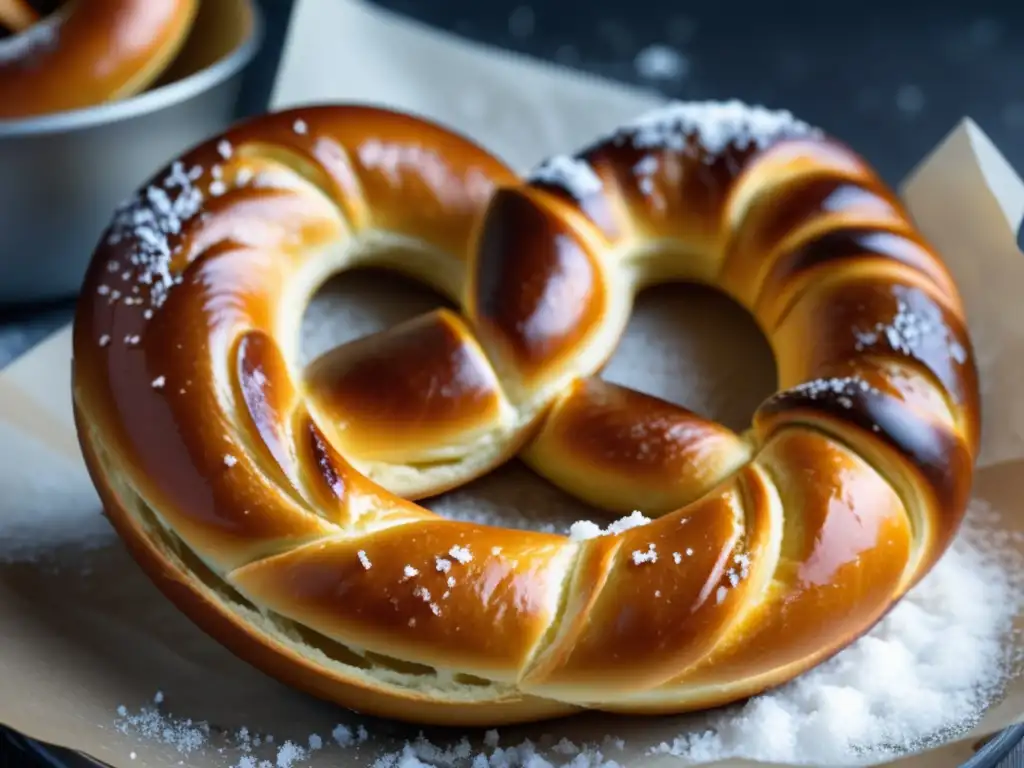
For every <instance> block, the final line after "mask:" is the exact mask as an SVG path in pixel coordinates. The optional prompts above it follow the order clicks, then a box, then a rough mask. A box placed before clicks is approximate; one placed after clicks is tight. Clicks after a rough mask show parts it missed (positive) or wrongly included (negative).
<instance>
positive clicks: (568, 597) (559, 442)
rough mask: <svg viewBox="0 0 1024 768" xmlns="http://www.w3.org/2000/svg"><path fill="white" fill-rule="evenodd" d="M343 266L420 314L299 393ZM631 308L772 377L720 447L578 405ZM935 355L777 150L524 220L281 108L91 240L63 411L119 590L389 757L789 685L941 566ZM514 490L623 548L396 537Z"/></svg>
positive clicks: (810, 178)
mask: <svg viewBox="0 0 1024 768" xmlns="http://www.w3.org/2000/svg"><path fill="white" fill-rule="evenodd" d="M296 124H301V125H302V126H303V130H301V131H297V130H295V125H296ZM226 147H228V148H230V151H226V150H225V148H226ZM213 166H219V167H220V168H221V171H220V172H218V174H217V177H216V178H214V177H213V175H212V174H210V173H209V172H208V169H209V168H211V167H213ZM189 169H193V170H194V169H199V170H198V171H197V172H193V171H192V170H189ZM254 179H255V180H258V183H253V184H250V183H249V182H250V181H252V180H254ZM215 181H216V182H218V183H222V184H223V185H224V193H223V194H211V190H210V185H211V184H212V183H213V182H215ZM112 264H117V265H118V267H117V268H116V269H110V268H109V266H110V265H112ZM372 264H376V265H380V266H386V267H391V268H394V269H397V270H399V271H402V272H405V273H406V274H408V275H410V276H412V277H414V278H417V279H419V280H422V281H424V282H426V283H428V284H430V285H431V286H433V287H434V288H436V289H437V290H439V291H440V292H442V293H443V294H444V295H445V296H446V297H447V298H448V299H450V301H451V302H452V304H453V305H454V306H455V307H456V308H457V309H456V310H441V311H438V312H433V313H430V314H428V315H426V316H424V317H421V318H418V319H416V320H413V321H410V322H407V323H404V324H402V325H400V326H397V327H395V328H392V329H390V330H388V331H385V332H382V333H379V334H376V335H373V336H370V337H367V338H363V339H360V340H357V341H355V342H353V343H350V344H346V345H343V346H341V347H339V348H337V349H334V350H329V351H327V352H326V353H324V354H323V355H321V356H320V357H319V358H317V359H316V360H314V361H313V362H312V363H311V365H310V366H308V367H307V368H306V369H305V370H302V369H300V367H299V365H298V363H297V361H298V359H299V355H298V349H297V344H298V338H299V333H298V329H299V324H300V320H301V317H302V314H303V311H304V309H305V307H306V306H307V304H308V302H309V300H310V298H311V296H312V295H313V293H314V292H315V291H316V290H317V288H318V287H319V286H320V285H322V284H323V282H324V281H325V280H326V279H328V278H329V277H330V276H332V275H334V274H336V273H338V272H341V271H344V270H346V269H350V268H354V267H358V266H363V265H372ZM121 265H127V267H128V268H127V270H125V269H124V267H122V266H121ZM670 280H689V281H696V282H702V283H705V284H709V285H712V286H715V287H717V288H718V289H719V290H721V291H723V292H724V293H726V294H728V295H729V296H731V297H732V298H734V299H735V300H736V301H738V302H739V303H740V304H742V305H743V306H745V307H746V308H747V309H748V310H749V311H750V312H751V314H752V315H753V316H754V318H755V319H756V320H757V322H758V323H759V325H760V327H761V329H762V330H763V331H764V333H765V335H766V337H767V338H768V340H769V342H770V343H771V345H772V348H773V350H774V352H775V355H776V362H777V370H778V380H779V392H778V393H777V394H775V395H773V396H772V397H770V398H769V399H768V400H767V401H766V402H765V403H764V404H763V405H762V406H761V407H760V408H759V409H758V410H757V412H756V414H755V416H754V422H753V425H752V427H751V429H750V430H748V431H747V432H746V433H744V434H742V435H737V434H734V433H733V432H731V431H730V430H728V429H726V428H725V427H723V426H721V425H719V424H716V423H714V422H712V421H709V420H707V419H705V418H702V417H701V416H699V415H698V414H695V413H692V412H690V411H688V410H686V409H684V408H682V407H680V406H677V405H675V404H672V403H668V402H665V401H663V400H660V399H658V398H654V397H650V396H647V395H644V394H641V393H639V392H635V391H633V390H629V389H626V388H623V387H619V386H614V385H612V384H609V383H607V382H604V381H602V380H601V378H600V376H599V374H600V370H601V368H602V366H603V365H604V363H605V361H606V360H607V359H608V358H609V357H610V356H611V355H612V353H613V352H614V350H615V347H616V344H617V343H618V340H619V338H620V337H621V335H622V332H623V329H624V328H625V326H626V323H627V321H628V318H629V314H630V308H631V306H632V302H633V297H634V295H635V294H636V292H637V291H639V290H640V289H641V288H643V287H644V286H646V285H650V284H652V283H657V282H664V281H670ZM115 291H116V292H117V293H116V297H115V294H114V292H115ZM963 317H964V315H963V308H962V307H961V304H960V299H959V296H958V294H957V291H956V288H955V286H954V285H953V282H952V279H951V277H950V275H949V273H948V272H947V270H946V268H945V267H944V265H943V263H942V261H941V260H940V258H939V257H938V256H937V255H936V254H935V253H933V251H932V250H931V248H930V246H929V245H928V243H927V242H926V241H925V240H924V239H923V238H922V237H921V235H920V234H919V233H918V232H917V231H916V230H915V229H914V227H913V226H912V224H911V222H910V220H909V218H908V217H907V215H906V214H905V213H904V211H903V210H902V207H901V206H900V203H899V201H898V200H897V199H896V197H895V196H894V195H893V193H892V192H891V191H890V190H889V189H888V188H886V187H885V186H884V185H883V184H882V182H881V181H880V180H879V179H878V177H877V176H876V175H875V174H874V173H873V172H872V171H871V169H870V168H868V167H867V165H866V164H865V163H864V162H863V161H862V160H861V159H860V158H859V157H857V156H856V155H855V154H854V153H852V152H851V151H850V150H849V149H848V148H846V147H844V146H843V145H841V144H840V143H838V142H836V141H834V140H832V139H830V138H828V137H826V136H824V135H823V134H822V133H821V132H820V131H818V130H816V129H813V128H811V127H810V126H808V125H806V124H805V123H802V122H800V121H799V120H796V119H795V118H793V117H792V116H791V115H788V113H782V112H769V111H767V110H764V109H760V108H750V107H745V106H743V105H739V104H736V103H731V104H724V105H722V104H710V105H709V104H686V105H675V106H672V107H669V108H667V109H664V110H659V111H656V112H654V113H652V114H650V115H646V116H644V117H642V118H641V119H639V120H637V121H635V122H634V123H633V124H631V125H627V126H624V127H623V128H622V129H621V130H618V131H616V132H615V133H614V134H613V135H612V136H610V137H609V138H608V139H606V140H602V141H599V142H596V143H595V144H593V145H592V146H590V147H587V148H585V149H583V150H582V151H580V152H578V153H576V154H575V155H573V156H572V157H568V158H562V159H554V160H550V161H548V162H546V163H544V164H542V165H541V166H540V168H539V169H538V171H537V172H536V173H534V174H532V175H531V176H530V177H529V178H528V179H525V180H524V179H520V178H518V177H517V176H516V175H515V174H513V173H512V172H511V171H510V170H509V169H508V168H507V167H505V166H504V165H503V164H502V163H501V162H500V161H498V160H497V159H495V158H494V157H493V156H491V155H489V154H488V153H487V152H485V151H484V150H483V149H481V148H479V147H477V146H475V145H473V144H471V143H470V142H469V141H467V140H466V139H464V138H462V137H460V136H458V135H455V134H453V133H451V132H449V131H447V130H446V129H444V128H441V127H440V126H437V125H434V124H431V123H428V122H425V121H423V120H421V119H417V118H414V117H411V116H408V115H402V114H398V113H394V112H387V111H383V110H378V109H371V108H361V107H320V108H307V109H301V110H295V111H290V112H287V113H281V114H276V115H269V116H264V117H260V118H258V119H255V120H253V121H250V122H248V123H245V124H243V125H240V126H238V127H237V128H235V129H233V130H232V131H230V132H229V133H228V134H227V135H225V136H223V137H217V138H215V139H212V140H211V141H209V142H208V143H206V144H204V145H202V146H200V147H199V148H197V149H195V150H194V151H191V152H189V153H188V155H187V156H185V157H183V158H181V159H179V160H178V161H176V162H175V163H173V164H172V165H170V166H169V167H168V169H167V170H166V171H165V172H164V173H162V174H160V175H159V176H157V177H156V178H155V179H154V180H153V181H152V183H151V184H150V185H149V186H147V187H146V188H145V189H143V190H141V191H140V193H139V194H138V195H136V196H135V198H133V200H131V201H129V202H128V203H127V204H126V205H125V206H124V207H123V209H122V210H121V211H119V212H118V214H117V216H116V218H115V221H114V223H113V224H112V226H111V229H110V231H109V232H108V235H107V237H106V239H105V240H104V242H103V244H102V245H101V246H100V248H99V249H98V251H97V253H96V254H95V256H94V259H93V262H92V265H91V267H90V270H89V273H88V276H87V279H86V282H85V286H84V291H83V294H82V299H81V303H80V306H79V311H78V314H77V316H76V321H75V337H74V351H75V357H74V404H75V413H76V419H77V424H78V429H79V435H80V439H81V443H82V446H83V449H84V452H85V455H86V460H87V463H88V466H89V468H90V472H91V475H92V477H93V479H94V482H95V484H96V486H97V488H98V490H99V492H100V495H101V496H102V498H103V502H104V505H105V507H106V509H107V512H108V515H109V517H110V519H111V521H112V523H113V524H114V526H115V527H116V529H117V530H118V532H119V533H120V535H121V537H122V538H123V540H124V541H125V543H126V544H127V546H128V547H129V549H130V550H131V551H132V553H133V554H134V556H135V558H136V559H137V560H138V562H139V563H140V565H141V566H142V567H143V568H144V569H145V570H146V571H147V572H148V573H149V574H150V576H151V577H152V578H153V579H154V580H155V582H156V583H157V584H158V585H159V586H160V587H161V589H162V590H163V591H164V592H165V594H167V596H168V597H169V598H170V599H171V600H173V601H174V602H175V604H176V605H178V606H179V607H180V608H181V610H182V611H184V612H185V613H186V614H188V615H189V616H190V617H192V618H193V620H195V621H196V622H197V623H199V624H200V625H201V626H202V627H203V628H205V629H206V630H207V631H208V632H209V633H211V634H212V635H213V636H214V637H216V638H218V639H219V640H220V641H221V642H223V643H224V644H226V645H227V646H228V647H230V648H231V649H232V650H234V651H235V652H236V653H237V654H238V655H240V656H242V657H243V658H245V659H247V660H249V661H250V662H252V663H253V664H255V665H256V666H258V667H260V668H261V669H263V670H264V671H266V672H268V673H270V674H273V675H276V676H277V677H279V678H280V679H282V680H285V681H287V682H288V683H290V684H292V685H295V686H297V687H300V688H303V689H305V690H307V691H310V692H312V693H314V694H316V695H319V696H322V697H324V698H327V699H331V700H333V701H336V702H339V703H341V704H343V705H345V706H348V707H351V708H354V709H359V710H362V711H364V712H372V713H375V714H379V715H384V716H390V717H397V718H404V719H409V720H415V721H418V722H437V723H461V724H489V725H495V724H499V723H508V722H515V721H525V720H534V719H538V718H544V717H551V716H556V715H564V714H569V713H572V712H576V711H580V710H581V709H588V708H595V709H602V710H606V711H619V712H648V713H655V712H678V711H683V710H688V709H695V708H702V707H709V706H714V705H718V704H723V703H726V702H729V701H734V700H737V699H740V698H743V697H746V696H749V695H750V694H753V693H755V692H758V691H762V690H764V689H766V688H768V687H772V686H775V685H777V684H779V683H782V682H784V681H786V680H789V679H791V678H793V677H794V676H796V675H798V674H799V673H801V672H802V671H805V670H807V669H809V668H810V667H812V666H814V665H815V664H817V663H818V662H820V661H822V660H824V659H826V658H828V657H829V656H831V655H832V654H834V653H835V652H836V651H838V650H839V649H841V648H843V647H845V646H846V645H848V644H849V643H850V642H851V641H852V640H853V639H855V638H856V637H858V636H860V635H861V634H863V633H864V632H866V631H867V630H868V629H869V628H870V627H871V626H873V625H874V624H875V623H876V622H877V621H878V620H879V619H880V618H881V617H882V616H883V615H884V614H885V613H886V612H887V611H888V610H889V608H890V607H891V606H892V605H893V604H894V602H895V601H897V600H898V599H899V598H900V597H901V596H902V595H903V594H904V593H905V592H906V591H907V589H908V588H909V587H910V586H912V585H913V584H915V583H916V582H917V581H918V580H919V579H920V578H921V577H922V576H923V575H924V574H925V573H927V572H928V571H929V569H930V568H931V567H932V565H933V564H934V563H935V562H936V560H937V559H938V558H939V557H940V555H941V554H942V553H943V552H944V551H945V549H946V547H947V546H948V544H949V542H950V540H951V538H952V536H953V535H954V534H955V532H956V530H957V528H958V526H959V523H960V520H961V518H962V515H963V513H964V509H965V507H966V500H967V496H968V490H969V487H970V484H971V479H972V470H973V462H974V458H975V455H976V452H977V450H978V438H979V435H978V428H979V427H978V425H979V395H978V382H977V374H976V370H975V367H974V362H973V354H972V350H971V345H970V340H969V338H968V335H967V332H966V329H965V327H964V320H963ZM97 339H111V341H110V342H109V343H107V344H105V345H104V344H100V343H98V342H97ZM120 339H125V340H127V339H134V341H133V342H132V343H128V342H127V341H125V342H124V343H119V342H118V341H117V340H120ZM157 377H162V380H163V381H165V382H166V385H165V386H161V387H157V388H154V387H153V386H152V382H153V381H154V379H156V378H157ZM516 454H520V455H521V456H522V458H523V459H524V460H525V461H526V462H527V463H529V464H530V465H531V466H532V467H533V468H534V469H535V470H536V471H538V472H539V473H541V474H543V475H544V476H545V477H547V478H548V479H550V480H551V481H552V482H554V483H555V484H557V485H559V486H560V487H562V488H563V489H565V490H567V491H569V492H571V493H573V494H575V495H576V496H578V497H580V498H582V499H584V500H586V501H589V502H590V503H592V504H593V505H595V506H596V507H599V508H601V509H603V510H605V511H606V512H607V513H608V514H609V515H610V516H611V517H614V516H626V517H625V518H624V519H623V520H622V521H620V522H618V523H615V524H612V525H611V526H609V527H606V528H604V529H602V528H601V527H600V526H598V525H596V524H594V525H586V524H580V525H577V526H574V527H573V531H572V532H571V534H570V535H568V536H560V535H555V534H551V533H541V532H534V531H522V530H511V529H504V528H499V527H493V526H486V525H481V524H477V523H473V522H467V521H455V520H447V519H444V518H441V517H438V516H436V515H434V514H433V513H431V512H429V511H428V510H426V509H425V508H423V507H422V506H420V505H418V504H416V503H415V502H414V501H413V499H417V498H423V497H427V496H431V495H434V494H437V493H439V492H441V491H443V490H446V489H450V488H455V487H457V486H459V485H462V484H464V483H466V482H467V481H469V480H471V479H473V478H476V477H479V476H480V475H482V474H484V473H486V472H488V471H490V470H491V469H493V468H495V467H497V466H498V465H499V464H501V463H503V462H505V461H506V460H508V459H509V458H510V457H512V456H513V455H516ZM226 456H230V457H232V459H233V462H232V465H231V466H230V467H226V466H225V463H226V462H225V459H224V457H226Z"/></svg>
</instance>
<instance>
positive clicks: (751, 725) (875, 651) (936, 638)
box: [653, 501, 1024, 765]
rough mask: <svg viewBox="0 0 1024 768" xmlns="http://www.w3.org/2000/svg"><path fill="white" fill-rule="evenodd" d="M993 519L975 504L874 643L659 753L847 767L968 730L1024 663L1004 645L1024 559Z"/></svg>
mask: <svg viewBox="0 0 1024 768" xmlns="http://www.w3.org/2000/svg"><path fill="white" fill-rule="evenodd" d="M997 517H998V516H997V514H996V513H995V512H993V510H991V509H990V508H989V507H988V506H987V505H985V504H984V503H981V502H978V501H975V502H974V503H973V504H972V508H971V511H970V513H969V517H968V521H967V522H966V523H965V525H964V528H963V530H962V531H961V534H960V536H959V537H958V538H957V540H956V542H955V543H954V544H953V546H952V548H951V549H950V551H949V552H948V553H947V554H946V556H945V557H944V558H943V559H942V560H941V561H939V563H938V565H936V567H935V568H934V569H933V570H932V572H931V573H930V574H929V575H928V576H926V577H925V578H924V579H923V580H922V581H921V583H920V584H919V585H918V586H917V587H916V588H915V589H914V590H913V591H911V592H910V593H909V594H908V595H907V597H906V598H905V599H904V600H903V601H902V602H901V603H900V604H899V605H897V606H896V608H894V609H893V611H892V612H891V613H890V614H889V615H888V616H887V617H886V618H885V619H884V620H883V621H882V622H881V623H880V624H879V625H878V626H877V627H875V629H874V630H873V631H872V632H870V633H869V634H868V635H866V636H865V637H864V638H862V639H861V640H859V641H858V642H856V643H854V644H853V645H851V646H850V647H848V648H847V649H845V650H844V651H843V652H842V653H840V654H838V655H837V656H836V657H835V658H833V659H832V660H830V661H828V662H826V663H825V664H823V665H821V666H819V667H817V668H815V669H813V670H811V671H810V672H807V673H806V674H804V675H803V676H801V677H799V678H797V679H796V680H794V681H793V682H791V683H789V684H788V685H786V686H784V687H783V688H780V689H778V690H777V691H774V692H772V693H769V694H766V695H763V696H758V697H756V698H753V699H751V700H749V701H748V702H746V703H745V704H742V705H737V706H734V707H730V708H728V709H726V710H724V711H723V712H721V713H720V714H715V715H712V716H710V717H707V718H703V719H701V718H695V719H694V720H693V721H692V722H693V724H694V726H695V727H694V728H693V729H692V730H691V731H690V732H688V733H682V734H680V735H679V736H678V737H677V738H675V739H674V740H673V741H671V742H665V743H663V744H661V745H659V746H658V747H656V748H655V749H654V750H653V751H654V752H656V753H667V754H671V755H675V756H677V757H681V758H685V759H686V761H687V762H689V763H701V762H713V761H716V760H723V759H726V758H749V759H754V760H763V761H775V762H789V763H809V764H813V765H828V764H837V763H846V764H849V763H853V762H858V761H860V762H865V761H867V760H870V759H880V758H884V757H889V756H896V755H898V754H899V753H901V752H906V751H908V750H911V749H916V748H919V747H924V746H927V745H929V744H932V743H936V742H938V741H941V740H945V739H948V738H950V737H953V736H956V735H958V734H960V733H963V732H964V731H966V730H967V729H969V728H970V727H972V726H973V725H974V724H975V723H976V722H977V721H978V719H979V717H980V715H981V713H982V712H983V711H984V709H985V708H986V707H988V706H989V705H990V704H991V703H992V702H993V701H994V700H995V699H996V698H997V697H998V696H999V694H1000V691H1001V689H1002V687H1003V685H1004V683H1005V681H1006V676H1007V675H1008V674H1010V672H1011V671H1012V669H1013V668H1014V667H1015V666H1016V665H1017V664H1018V663H1019V662H1020V661H1021V659H1020V658H1018V656H1019V653H1020V652H1019V651H1017V650H1013V644H1012V643H1009V642H1008V640H1009V638H1010V636H1011V632H1012V631H1013V627H1012V624H1013V619H1014V617H1015V615H1016V614H1017V612H1018V611H1019V610H1020V609H1021V608H1022V607H1024V558H1022V557H1021V556H1020V555H1019V554H1018V553H1016V552H1015V551H1013V549H1012V548H1010V547H1008V546H1007V542H1006V541H1005V539H1004V537H1003V533H1002V532H1000V531H998V530H997V528H996V526H995V525H993V523H994V522H995V521H996V520H997Z"/></svg>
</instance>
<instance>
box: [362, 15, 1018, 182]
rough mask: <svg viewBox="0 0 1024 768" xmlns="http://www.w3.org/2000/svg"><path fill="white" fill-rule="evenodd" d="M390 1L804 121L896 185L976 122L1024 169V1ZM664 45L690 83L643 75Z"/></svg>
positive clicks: (539, 51) (685, 91)
mask: <svg viewBox="0 0 1024 768" xmlns="http://www.w3.org/2000/svg"><path fill="white" fill-rule="evenodd" d="M376 2H377V4H378V5H381V6H383V7H386V8H389V9H391V10H395V11H398V12H401V13H403V14H406V15H408V16H411V17H413V18H416V19H419V20H421V21H424V22H426V23H429V24H432V25H436V26H438V27H442V28H444V29H447V30H450V31H453V32H455V33H457V34H459V35H462V36H465V37H468V38H471V39H474V40H479V41H483V42H487V43H492V44H495V45H498V46H501V47H504V48H508V49H511V50H515V51H519V52H523V53H527V54H530V55H534V56H538V57H541V58H544V59H548V60H551V61H558V62H562V63H564V64H567V65H570V66H574V67H578V68H580V69H584V70H588V71H590V72H594V73H598V74H601V75H605V76H607V77H612V78H615V79H617V80H621V81H625V82H630V83H635V84H638V85H644V86H648V87H654V88H657V89H658V90H660V91H661V92H663V93H664V94H666V95H667V96H672V97H678V98H683V99H729V98H739V99H742V100H745V101H751V102H760V103H765V104H767V105H768V106H772V107H777V108H785V109H790V110H792V111H793V112H795V113H796V114H797V115H798V116H799V117H801V118H803V119H805V120H807V121H808V122H811V123H815V124H817V125H819V126H820V127H822V128H824V129H826V130H828V131H830V132H833V133H835V134H837V135H838V136H839V137H840V138H842V139H844V140H845V141H847V142H849V143H851V144H853V145H854V146H855V147H856V148H857V149H858V150H859V151H860V152H862V153H863V154H864V155H865V156H866V157H867V158H868V159H869V160H870V161H872V162H873V163H875V164H876V165H877V166H878V168H879V169H880V171H881V172H882V173H883V175H884V176H885V177H886V178H887V179H888V180H889V181H890V182H897V181H899V180H900V178H902V176H904V175H905V174H906V172H907V171H908V170H910V167H911V166H912V164H913V163H914V162H915V161H916V160H917V159H919V158H920V157H921V156H922V154H923V153H924V152H926V151H927V150H928V149H929V148H930V147H932V146H933V145H934V144H935V143H936V142H938V141H939V140H940V139H941V138H942V136H943V135H944V134H945V133H946V132H947V131H948V130H949V129H950V128H952V127H953V125H954V124H955V123H956V122H957V121H958V120H959V119H960V118H961V117H963V116H964V115H970V116H971V117H973V118H974V119H975V120H976V121H977V122H978V123H979V124H980V125H981V127H982V128H983V129H984V130H985V131H986V132H987V133H988V134H989V135H990V136H991V137H992V139H993V140H994V141H995V142H996V143H997V144H998V145H999V147H1000V148H1001V149H1002V150H1003V151H1004V152H1005V153H1006V155H1007V157H1008V158H1009V159H1010V161H1011V162H1012V163H1013V164H1014V165H1015V166H1016V167H1018V168H1024V3H1022V2H1015V1H1014V0H1006V2H1003V3H978V2H967V1H963V0H962V1H961V2H950V1H949V0H938V1H936V2H914V3H907V2H903V3H900V2H899V1H898V0H896V1H895V2H885V0H861V1H860V2H856V3H843V2H817V3H746V2H735V0H734V1H733V2H715V0H705V1H704V2H668V1H666V0H661V1H660V2H659V1H658V0H588V1H587V2H584V1H583V0H546V2H545V1H543V0H539V1H536V2H532V3H530V2H523V1H522V0H376ZM651 45H659V46H668V47H669V48H670V52H669V56H670V57H675V61H676V63H680V62H681V64H682V67H681V71H680V74H679V76H676V77H673V78H669V79H653V78H650V77H643V76H641V74H640V71H638V70H639V69H642V68H643V62H644V58H645V57H643V56H642V57H641V58H640V59H639V61H638V59H637V54H638V53H640V52H641V51H642V50H643V49H644V48H646V47H647V46H651ZM638 64H639V65H640V66H639V67H638Z"/></svg>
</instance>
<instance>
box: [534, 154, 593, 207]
mask: <svg viewBox="0 0 1024 768" xmlns="http://www.w3.org/2000/svg"><path fill="white" fill-rule="evenodd" d="M527 179H528V181H530V182H533V183H536V184H551V185H553V186H558V187H563V188H565V189H566V190H567V191H568V192H569V193H570V194H572V195H573V196H574V197H576V198H577V199H583V198H585V197H587V196H589V195H594V194H598V193H599V192H601V190H602V189H603V188H604V185H603V184H602V182H601V177H599V176H598V175H597V173H595V171H594V169H593V168H592V167H591V165H590V163H588V162H587V161H586V160H583V159H581V158H577V157H570V156H568V155H554V156H553V157H549V158H548V159H546V160H545V161H544V162H542V163H541V164H540V165H538V166H537V167H536V168H534V169H533V170H532V171H531V172H530V173H529V175H528V176H527Z"/></svg>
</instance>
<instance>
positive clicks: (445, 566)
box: [434, 557, 452, 573]
mask: <svg viewBox="0 0 1024 768" xmlns="http://www.w3.org/2000/svg"><path fill="white" fill-rule="evenodd" d="M434 568H435V569H436V570H437V572H438V573H448V571H450V570H451V569H452V561H451V560H449V559H447V558H445V557H435V558H434Z"/></svg>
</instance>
